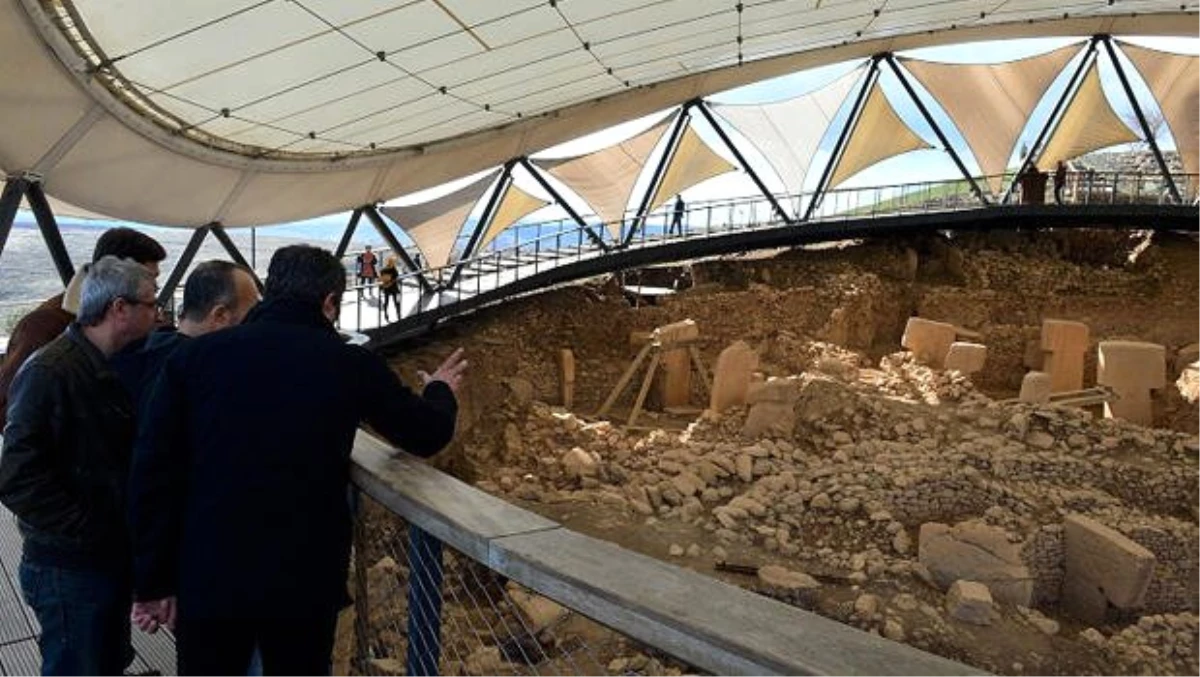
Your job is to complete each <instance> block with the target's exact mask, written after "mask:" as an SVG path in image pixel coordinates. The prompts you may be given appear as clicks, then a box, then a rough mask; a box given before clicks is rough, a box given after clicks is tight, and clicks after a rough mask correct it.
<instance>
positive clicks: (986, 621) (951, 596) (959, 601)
mask: <svg viewBox="0 0 1200 677" xmlns="http://www.w3.org/2000/svg"><path fill="white" fill-rule="evenodd" d="M946 611H948V612H949V613H950V616H951V617H953V618H957V619H958V620H960V621H964V622H966V623H973V624H975V625H991V624H992V620H993V617H994V616H995V614H996V610H995V608H994V605H993V603H992V594H991V593H990V592H988V588H987V586H986V585H983V584H981V583H976V582H974V581H962V580H959V581H955V582H954V584H953V585H951V586H950V591H949V592H948V593H946Z"/></svg>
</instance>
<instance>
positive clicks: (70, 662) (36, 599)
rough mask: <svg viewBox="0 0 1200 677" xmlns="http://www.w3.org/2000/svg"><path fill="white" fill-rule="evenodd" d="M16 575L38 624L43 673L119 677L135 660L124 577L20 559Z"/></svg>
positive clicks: (128, 593)
mask: <svg viewBox="0 0 1200 677" xmlns="http://www.w3.org/2000/svg"><path fill="white" fill-rule="evenodd" d="M20 579H21V593H22V594H23V595H24V596H25V601H26V602H27V603H28V604H29V606H30V607H32V608H33V611H34V613H35V614H36V615H37V619H38V623H40V624H41V626H42V635H41V637H40V638H39V639H38V648H40V649H41V651H42V674H43V675H120V674H122V673H123V672H124V671H125V668H126V667H128V666H129V664H130V663H131V662H133V647H132V645H131V644H130V643H129V631H130V630H129V610H130V606H131V601H132V599H133V591H132V588H131V586H130V582H129V580H128V579H127V578H124V577H122V576H120V575H117V574H112V573H107V572H103V571H88V570H78V569H66V568H63V567H56V566H47V565H43V564H35V563H31V562H27V561H25V560H24V559H22V560H21V566H20Z"/></svg>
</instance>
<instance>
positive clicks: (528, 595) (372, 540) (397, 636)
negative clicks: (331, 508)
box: [335, 497, 695, 675]
mask: <svg viewBox="0 0 1200 677" xmlns="http://www.w3.org/2000/svg"><path fill="white" fill-rule="evenodd" d="M352 579H353V580H352V584H351V586H350V587H351V591H352V595H353V597H354V607H353V614H352V615H353V634H354V641H353V642H345V643H344V644H345V645H352V646H345V648H344V649H343V651H348V652H349V654H350V655H349V656H341V657H340V658H341V659H342V660H343V663H344V664H345V665H346V667H347V668H348V670H349V671H350V672H351V673H352V674H370V675H398V674H443V675H481V674H488V675H595V674H676V675H678V674H683V672H685V671H687V672H690V673H692V674H694V673H695V671H694V670H692V669H689V668H688V667H686V666H684V665H682V664H680V663H678V662H677V661H674V660H672V659H670V658H668V657H667V656H665V655H663V654H661V653H660V652H657V651H655V650H653V649H651V648H649V647H645V646H643V645H641V644H640V643H638V642H636V641H634V640H632V639H630V638H629V637H626V636H625V635H622V634H621V633H619V632H617V631H614V630H612V629H610V628H607V627H605V626H603V625H601V624H599V623H596V622H594V621H592V620H590V619H588V618H586V617H584V616H582V615H581V614H579V613H577V612H574V611H572V610H570V609H567V608H565V607H562V606H560V605H558V604H556V603H554V602H552V601H551V600H549V599H547V598H544V597H542V596H540V595H537V594H536V593H534V592H532V591H530V590H527V589H526V588H524V587H522V586H520V585H518V584H517V583H516V582H514V581H510V580H508V579H507V578H506V577H504V576H503V575H501V574H499V573H497V572H495V571H493V570H491V569H489V568H488V567H486V566H485V565H483V564H481V563H479V562H477V561H475V560H473V559H471V558H470V557H468V556H466V555H464V554H463V553H460V552H458V551H455V550H454V549H452V548H450V547H448V546H445V545H443V544H442V543H440V542H439V541H437V540H436V539H434V538H433V537H432V536H429V535H428V534H426V533H425V532H423V531H421V530H419V529H416V528H414V527H412V526H411V525H409V524H408V523H407V522H406V521H405V520H404V519H402V518H401V517H399V516H397V515H395V514H393V513H391V512H390V511H389V510H387V509H386V508H384V507H383V506H381V505H379V504H378V503H375V502H374V501H371V500H370V499H367V498H365V497H364V498H363V499H362V501H361V504H360V507H359V511H358V517H357V520H356V524H355V551H354V567H353V569H352ZM335 658H338V657H336V656H335Z"/></svg>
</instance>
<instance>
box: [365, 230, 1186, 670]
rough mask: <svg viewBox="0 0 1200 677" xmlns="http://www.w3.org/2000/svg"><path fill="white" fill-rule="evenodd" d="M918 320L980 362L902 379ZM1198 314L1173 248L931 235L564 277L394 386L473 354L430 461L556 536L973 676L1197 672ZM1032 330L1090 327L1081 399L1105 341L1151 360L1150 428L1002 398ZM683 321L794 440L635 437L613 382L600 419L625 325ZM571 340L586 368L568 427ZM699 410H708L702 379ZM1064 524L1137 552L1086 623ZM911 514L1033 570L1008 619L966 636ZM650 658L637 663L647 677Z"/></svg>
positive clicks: (1131, 241) (492, 315)
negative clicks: (565, 354) (754, 363)
mask: <svg viewBox="0 0 1200 677" xmlns="http://www.w3.org/2000/svg"><path fill="white" fill-rule="evenodd" d="M621 280H624V281H625V283H626V287H625V288H624V289H623V288H622V286H621V284H620V282H621ZM637 283H641V284H646V285H654V286H659V287H672V286H674V287H677V288H679V291H678V292H677V293H675V294H672V295H668V296H659V297H656V298H650V297H644V296H639V295H637V294H636V293H634V292H631V291H630V287H629V285H634V284H637ZM911 316H920V317H923V318H927V319H932V320H938V321H943V322H950V323H953V324H955V325H958V326H959V327H961V328H963V329H966V330H969V331H971V332H977V333H978V335H979V338H978V339H975V340H977V341H978V342H980V343H984V344H986V345H987V348H988V356H987V361H986V364H985V367H984V369H983V371H981V372H979V373H976V374H973V375H971V377H970V378H968V377H967V376H964V375H962V374H960V373H958V372H944V371H938V370H933V369H930V368H928V367H925V366H923V365H921V364H918V363H917V362H916V361H915V360H914V359H913V358H912V356H910V355H909V354H907V353H905V352H903V351H902V350H901V348H900V345H899V342H900V337H901V333H902V332H903V329H904V325H905V322H906V320H907V319H908V318H909V317H911ZM1198 316H1200V292H1198V257H1197V244H1196V241H1195V239H1194V238H1191V237H1185V236H1174V235H1165V236H1164V235H1155V236H1153V237H1151V236H1150V235H1148V234H1146V233H1128V232H1113V231H1069V232H1044V231H1043V232H1014V233H1010V232H1004V233H988V234H970V235H963V234H936V235H930V236H927V237H921V238H914V239H910V240H896V239H891V240H887V241H867V242H847V243H839V244H836V245H830V246H823V247H820V248H806V249H793V250H782V251H776V252H768V253H762V252H759V253H754V254H749V255H745V256H741V257H732V258H725V259H721V260H711V261H703V262H692V263H691V264H688V265H684V266H672V267H664V268H656V269H649V270H644V271H637V272H635V273H630V274H627V275H617V276H613V277H611V278H609V279H605V280H598V281H592V282H589V283H586V284H581V285H576V286H569V287H564V288H560V289H557V290H553V291H549V292H546V293H543V294H540V295H537V296H531V297H528V298H525V299H522V300H518V301H515V302H512V303H509V304H506V305H503V306H499V307H495V308H492V309H486V310H484V311H480V312H478V313H476V314H475V315H473V316H470V317H467V318H463V319H459V320H457V321H455V322H453V323H451V324H449V325H445V326H443V327H441V328H440V329H439V330H438V331H437V332H436V333H435V334H433V335H432V336H430V337H428V338H425V339H423V340H421V341H419V342H413V343H410V344H409V345H406V346H402V347H400V349H399V351H398V352H397V354H396V356H394V357H393V358H392V364H393V366H394V368H395V369H396V370H397V372H398V373H399V374H401V377H402V378H404V379H405V380H406V381H409V382H410V383H412V382H415V381H416V376H415V374H416V371H417V370H418V369H425V370H430V369H431V368H432V367H433V366H436V364H437V363H438V362H439V361H440V360H441V359H442V358H443V357H444V356H445V355H447V354H449V353H450V352H451V351H452V350H453V349H454V348H456V347H459V346H461V347H464V348H465V349H466V352H467V355H468V359H469V360H470V361H471V372H470V381H469V383H468V385H467V386H466V388H465V392H464V394H463V396H462V397H461V400H462V407H461V413H460V432H459V435H458V437H457V440H456V442H455V443H454V445H453V446H452V447H451V448H450V449H448V450H447V451H445V452H443V453H442V454H441V455H440V456H439V458H438V459H436V461H435V463H436V464H437V465H439V466H440V467H442V468H444V469H446V470H448V471H449V472H452V473H454V474H456V475H458V476H460V477H462V478H463V479H466V480H468V481H471V482H474V483H475V484H476V485H477V486H478V487H480V488H482V489H484V490H485V491H488V492H490V493H493V494H495V495H497V496H500V497H502V498H504V499H506V500H509V501H512V502H514V503H517V504H519V505H522V506H524V507H526V508H529V509H531V510H533V511H536V512H539V513H541V514H544V515H546V516H548V517H550V518H552V519H555V520H559V521H561V522H563V523H564V524H565V525H567V526H569V527H570V528H573V529H576V530H578V531H581V532H583V533H587V534H590V535H593V536H596V537H599V538H603V539H605V540H609V541H612V542H615V543H618V544H620V545H622V546H624V547H627V548H630V549H632V550H636V551H638V552H641V553H644V554H647V555H650V556H653V557H657V558H661V559H664V560H668V561H672V562H674V563H677V564H679V565H680V566H685V567H689V568H692V569H695V570H697V571H700V572H703V573H705V574H707V575H710V576H713V577H715V578H720V579H722V580H725V581H727V582H730V583H733V584H736V585H741V586H743V587H746V588H748V589H752V590H755V591H757V592H759V593H760V594H764V595H768V596H771V597H775V598H777V599H781V600H783V601H786V602H788V603H791V604H795V605H797V606H801V607H804V608H806V609H810V610H812V611H815V612H817V613H820V614H822V615H825V616H828V617H830V618H834V619H837V620H839V621H842V622H845V623H847V624H851V625H854V626H857V627H860V628H863V629H865V630H867V631H870V632H877V633H879V634H882V635H884V636H886V637H888V638H891V639H894V640H897V641H903V642H906V643H909V644H911V645H913V646H917V647H920V648H922V649H925V650H928V651H932V652H934V653H938V654H941V655H944V656H947V657H950V658H953V659H956V660H960V661H963V662H966V663H969V664H971V665H974V666H977V667H979V668H982V669H984V670H988V671H994V672H999V673H1005V674H1089V673H1094V674H1122V673H1142V674H1197V673H1198V672H1200V665H1198V649H1197V594H1198V592H1197V551H1198V550H1200V542H1198V528H1197V516H1198V513H1200V510H1198V500H1200V498H1198V494H1197V453H1198V447H1197V437H1196V432H1197V423H1198V409H1197V401H1196V384H1195V381H1194V372H1191V374H1190V375H1189V374H1188V373H1185V371H1186V369H1185V368H1186V367H1187V365H1189V364H1191V363H1193V362H1195V360H1196V343H1197V340H1198V338H1200V337H1198V335H1197V334H1198V327H1197V318H1198ZM1046 318H1055V319H1065V320H1075V321H1080V322H1084V323H1086V324H1087V325H1088V326H1089V328H1090V331H1091V346H1090V348H1089V350H1088V355H1089V357H1088V361H1087V364H1086V372H1085V384H1091V383H1094V381H1095V354H1096V344H1097V342H1099V341H1102V340H1109V339H1136V340H1140V341H1150V342H1154V343H1160V344H1163V345H1164V346H1165V347H1166V354H1167V369H1168V375H1167V376H1168V379H1167V380H1168V386H1167V387H1166V388H1164V389H1162V390H1160V391H1156V392H1155V393H1154V424H1153V426H1151V427H1141V426H1137V425H1133V424H1130V423H1127V422H1123V421H1117V420H1111V419H1104V418H1103V416H1102V413H1101V411H1100V410H1099V409H1098V408H1088V409H1080V408H1069V407H1052V406H1036V405H1030V404H1019V403H1010V402H1004V401H1002V400H1005V399H1007V398H1014V397H1015V396H1016V394H1017V390H1018V389H1019V387H1020V383H1021V378H1022V376H1023V375H1024V374H1025V372H1026V371H1028V370H1030V369H1036V368H1038V367H1040V366H1041V365H1040V351H1039V350H1038V336H1039V330H1040V326H1041V321H1042V320H1043V319H1046ZM684 319H691V320H694V321H695V322H696V323H697V325H698V326H699V329H700V333H701V337H700V340H699V342H698V344H697V345H698V347H699V349H700V354H701V356H702V359H703V361H704V362H705V363H706V364H707V365H709V368H710V369H711V367H712V365H713V364H714V361H715V359H716V356H717V354H718V353H719V352H720V351H721V350H722V349H724V348H725V347H726V346H728V345H729V344H731V343H733V342H734V341H737V340H742V341H745V342H746V343H748V344H749V345H750V346H751V347H753V348H754V349H755V351H756V352H757V353H758V355H759V358H760V366H759V370H760V371H761V372H763V374H764V375H765V376H767V377H777V378H779V379H784V380H786V385H787V388H788V389H789V391H790V392H792V393H793V394H794V402H795V404H794V408H793V410H792V414H793V415H792V416H791V417H790V418H789V421H788V425H785V426H782V427H777V428H775V429H772V430H771V431H769V432H766V433H762V434H751V435H747V434H746V420H747V416H748V411H747V408H745V407H740V408H734V409H732V410H729V411H726V412H725V413H724V414H722V415H720V416H715V415H711V414H701V413H695V414H689V413H686V412H680V411H676V412H675V413H666V412H660V411H656V405H655V403H654V402H653V398H651V401H650V403H649V406H648V410H647V411H646V412H645V413H643V414H642V416H641V418H640V419H639V420H638V425H637V426H635V427H628V428H627V427H625V426H624V425H623V423H624V421H625V418H626V416H627V414H628V411H629V409H630V407H631V405H632V399H633V393H631V392H627V393H626V394H625V396H624V397H623V398H622V399H620V400H618V403H617V406H616V407H615V408H614V410H613V412H611V416H610V418H609V419H599V418H597V417H595V416H592V415H591V414H592V413H593V412H595V411H596V410H597V409H598V408H599V406H600V404H601V402H602V401H603V400H604V398H605V397H606V396H607V395H608V393H609V391H610V390H611V389H612V388H613V386H614V385H615V384H616V382H617V381H618V379H619V378H620V376H621V374H622V372H623V371H624V370H625V369H626V367H627V366H628V365H629V363H630V360H631V359H632V358H633V356H634V354H635V353H636V351H637V349H638V345H637V343H636V342H634V341H631V334H634V333H636V332H647V331H650V330H652V329H654V328H655V327H658V326H661V325H665V324H668V323H671V322H676V321H680V320H684ZM563 349H570V350H572V351H573V353H574V356H575V361H576V365H577V366H576V370H577V376H576V382H575V393H574V398H575V401H574V405H573V407H572V409H571V410H570V411H568V410H566V409H564V408H563V407H562V406H561V405H562V402H563V395H562V386H561V375H560V366H559V365H560V352H561V351H562V350H563ZM1189 379H1191V380H1189ZM1177 380H1178V383H1177ZM639 381H640V377H639ZM782 382H783V381H781V383H782ZM630 390H636V388H632V389H630ZM692 402H693V403H694V404H695V405H696V406H697V409H700V408H703V407H704V406H705V405H706V404H707V396H706V395H705V393H704V392H703V391H702V387H701V384H700V382H699V379H693V394H692ZM1068 515H1082V516H1085V517H1087V518H1091V519H1093V520H1095V521H1096V522H1099V523H1101V524H1103V525H1104V526H1106V527H1109V528H1111V529H1114V530H1116V531H1117V532H1119V533H1120V534H1122V535H1124V536H1126V537H1128V538H1129V539H1132V540H1133V541H1134V542H1136V543H1138V544H1140V545H1141V546H1144V547H1145V548H1147V549H1148V550H1149V551H1151V552H1152V553H1153V554H1154V556H1155V558H1156V562H1155V565H1154V573H1153V578H1152V581H1151V583H1150V587H1149V589H1148V590H1147V591H1146V593H1145V597H1144V600H1143V601H1142V602H1141V604H1139V605H1137V606H1135V607H1132V608H1121V609H1112V608H1110V609H1109V611H1108V613H1107V615H1106V616H1105V617H1104V618H1103V619H1102V620H1096V619H1092V623H1090V624H1089V623H1084V622H1081V621H1080V620H1079V619H1078V618H1075V617H1073V616H1072V615H1071V614H1068V613H1067V612H1066V609H1065V607H1064V605H1063V603H1062V602H1063V600H1062V588H1063V580H1064V577H1065V569H1064V566H1065V565H1064V556H1063V550H1064V546H1063V531H1064V527H1063V524H1064V519H1065V518H1066V517H1067V516H1068ZM929 523H941V524H946V525H950V526H954V525H960V526H961V527H962V528H964V529H965V528H970V529H975V530H977V531H979V532H980V533H985V532H986V533H987V534H991V535H992V536H994V537H996V538H998V539H999V540H1000V541H1005V542H1007V544H1010V545H1011V550H1012V552H1014V553H1019V559H1020V561H1019V562H1015V564H1016V565H1020V566H1022V567H1024V569H1022V571H1024V572H1026V574H1024V575H1026V576H1027V578H1028V579H1029V580H1031V581H1032V593H1031V595H1030V596H1029V597H1028V599H1025V600H1023V601H1024V602H1025V603H1024V604H1014V603H1011V602H1010V601H1007V600H999V601H997V602H996V604H995V606H994V608H993V610H992V611H991V612H990V617H989V618H987V619H986V621H985V622H984V623H982V624H976V623H969V622H965V621H962V620H959V619H957V618H955V617H954V616H953V615H952V614H951V613H950V612H949V611H948V599H947V594H946V590H945V582H944V581H941V582H939V580H938V577H937V576H936V575H932V574H931V572H930V568H929V567H928V566H926V564H927V563H928V562H926V561H925V558H924V556H923V555H922V554H921V552H920V550H921V542H922V536H921V532H922V525H926V524H929ZM376 528H378V529H382V528H383V527H380V526H378V525H376ZM1005 547H1006V548H1007V547H1009V546H1008V545H1005ZM368 557H371V560H370V561H371V562H376V560H377V559H378V557H376V556H374V555H368ZM717 562H727V563H735V564H741V565H744V566H745V567H748V569H747V570H748V571H749V574H742V573H735V572H730V571H726V570H718V569H717V568H715V565H716V564H717ZM772 565H773V566H774V567H782V569H779V568H770V567H771V566H772ZM756 569H757V570H758V572H759V574H758V575H757V576H755V575H754V573H753V572H754V571H755V570H756ZM780 571H783V572H784V573H785V574H786V575H784V576H783V578H782V579H781V578H780V576H779V572H780ZM793 574H794V575H793ZM797 581H801V582H800V583H797ZM484 645H486V642H483V644H482V645H481V646H482V647H483V648H481V649H480V650H484V649H485V648H486V646H484ZM612 658H614V659H615V660H614V662H612V663H606V664H608V665H609V666H610V667H611V666H613V665H615V666H617V667H618V668H620V670H619V671H633V672H639V671H640V672H646V671H647V669H646V668H645V665H646V663H647V661H646V655H645V654H644V653H633V654H632V655H630V654H621V653H620V652H618V653H617V654H614V655H613V656H612ZM655 660H656V662H655V663H653V664H651V667H650V670H651V671H653V669H654V668H660V669H661V668H663V667H664V663H659V662H657V659H655ZM606 661H607V658H606ZM490 667H491V668H492V669H493V670H495V669H496V665H494V664H490ZM458 669H459V671H465V672H471V670H470V669H467V667H465V663H463V664H460V665H458Z"/></svg>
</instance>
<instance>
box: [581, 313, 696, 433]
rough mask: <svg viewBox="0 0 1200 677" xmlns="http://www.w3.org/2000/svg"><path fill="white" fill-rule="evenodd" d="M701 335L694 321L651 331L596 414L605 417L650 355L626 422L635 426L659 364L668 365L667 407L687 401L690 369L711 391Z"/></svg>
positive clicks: (665, 404)
mask: <svg viewBox="0 0 1200 677" xmlns="http://www.w3.org/2000/svg"><path fill="white" fill-rule="evenodd" d="M699 338H700V329H699V327H697V326H696V323H695V322H694V321H692V320H684V321H682V322H675V323H672V324H668V325H664V326H662V327H658V328H657V329H655V330H654V331H652V332H650V336H649V338H648V340H647V342H646V344H645V345H643V346H642V349H641V350H639V351H638V354H637V356H636V357H634V358H633V362H631V363H630V364H629V368H627V369H626V370H625V373H623V374H621V379H620V380H619V381H617V385H616V387H614V388H613V390H612V392H611V393H609V395H608V398H607V399H606V400H604V404H602V405H600V409H599V410H598V411H597V412H596V415H597V416H606V415H607V414H608V412H609V410H610V409H612V406H613V404H615V403H616V401H617V399H619V398H620V397H621V395H622V394H623V393H624V392H625V389H626V388H628V387H629V384H630V382H631V381H632V380H633V377H634V376H635V375H636V374H637V372H638V370H639V369H640V368H641V366H642V363H643V362H644V361H645V360H646V358H647V357H649V358H650V366H649V367H648V368H647V369H646V375H645V376H644V377H643V379H642V385H641V388H639V389H638V393H637V397H636V398H635V399H634V402H633V409H631V410H630V412H629V418H628V420H626V422H625V425H633V424H634V422H635V421H637V417H638V415H639V414H641V413H642V406H643V405H644V404H645V403H646V395H647V394H649V392H650V385H651V384H652V383H653V382H654V376H655V374H656V373H657V371H658V368H659V366H660V365H665V369H666V372H667V373H666V379H665V381H664V388H663V406H664V407H675V406H680V405H685V404H687V401H688V398H689V397H690V394H691V393H690V391H691V370H692V369H693V368H694V369H695V370H696V373H697V374H699V375H700V381H701V383H702V384H703V387H704V392H705V394H706V395H707V394H709V393H711V392H712V380H711V379H710V378H709V375H708V370H707V369H706V368H705V367H704V361H703V360H702V359H701V358H700V351H699V349H697V348H696V341H697V340H698V339H699Z"/></svg>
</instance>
